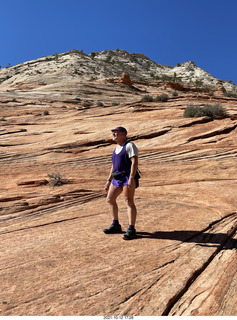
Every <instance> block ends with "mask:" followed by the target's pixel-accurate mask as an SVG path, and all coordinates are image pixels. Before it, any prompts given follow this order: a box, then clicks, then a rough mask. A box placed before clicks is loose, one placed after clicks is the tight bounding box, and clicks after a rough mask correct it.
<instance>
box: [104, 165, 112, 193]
mask: <svg viewBox="0 0 237 320" xmlns="http://www.w3.org/2000/svg"><path fill="white" fill-rule="evenodd" d="M113 171H114V167H113V165H112V167H111V169H110V174H109V177H108V179H107V182H106V184H105V188H104V189H105V191H108V190H109V186H110V183H111V181H112V180H113V176H112V172H113Z"/></svg>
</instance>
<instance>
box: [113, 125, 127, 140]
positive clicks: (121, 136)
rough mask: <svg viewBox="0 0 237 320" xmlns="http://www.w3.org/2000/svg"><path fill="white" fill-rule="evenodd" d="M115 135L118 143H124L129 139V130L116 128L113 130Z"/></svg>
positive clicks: (114, 137) (114, 138)
mask: <svg viewBox="0 0 237 320" xmlns="http://www.w3.org/2000/svg"><path fill="white" fill-rule="evenodd" d="M111 131H112V133H113V140H114V141H115V142H117V143H123V142H124V141H126V139H127V130H126V129H125V128H124V127H116V128H115V129H112V130H111Z"/></svg>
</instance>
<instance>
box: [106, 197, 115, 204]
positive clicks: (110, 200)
mask: <svg viewBox="0 0 237 320" xmlns="http://www.w3.org/2000/svg"><path fill="white" fill-rule="evenodd" d="M106 201H107V203H108V204H114V203H116V199H113V198H111V197H109V196H108V197H107V198H106Z"/></svg>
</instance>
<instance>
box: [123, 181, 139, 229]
mask: <svg viewBox="0 0 237 320" xmlns="http://www.w3.org/2000/svg"><path fill="white" fill-rule="evenodd" d="M135 188H136V181H135V180H134V183H133V185H132V186H125V187H124V196H125V200H126V203H127V211H128V222H129V225H131V226H135V223H136V217H137V208H136V206H135V203H134V195H135Z"/></svg>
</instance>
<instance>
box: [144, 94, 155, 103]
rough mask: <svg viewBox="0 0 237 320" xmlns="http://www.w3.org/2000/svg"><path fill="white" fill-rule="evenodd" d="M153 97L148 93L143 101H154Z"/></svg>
mask: <svg viewBox="0 0 237 320" xmlns="http://www.w3.org/2000/svg"><path fill="white" fill-rule="evenodd" d="M152 101H153V97H152V96H149V95H148V94H147V95H145V96H143V97H142V102H152Z"/></svg>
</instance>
